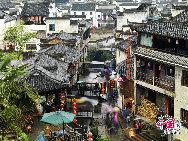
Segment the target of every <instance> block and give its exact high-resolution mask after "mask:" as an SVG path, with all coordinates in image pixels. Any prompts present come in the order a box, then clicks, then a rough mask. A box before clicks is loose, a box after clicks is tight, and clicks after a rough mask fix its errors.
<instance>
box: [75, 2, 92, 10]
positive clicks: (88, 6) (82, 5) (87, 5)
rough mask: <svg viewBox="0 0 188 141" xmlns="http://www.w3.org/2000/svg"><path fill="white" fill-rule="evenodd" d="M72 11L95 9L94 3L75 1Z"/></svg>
mask: <svg viewBox="0 0 188 141" xmlns="http://www.w3.org/2000/svg"><path fill="white" fill-rule="evenodd" d="M72 11H95V4H94V3H73V5H72Z"/></svg>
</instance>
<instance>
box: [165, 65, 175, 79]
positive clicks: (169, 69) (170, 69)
mask: <svg viewBox="0 0 188 141" xmlns="http://www.w3.org/2000/svg"><path fill="white" fill-rule="evenodd" d="M174 74H175V69H174V67H166V75H167V76H171V77H174Z"/></svg>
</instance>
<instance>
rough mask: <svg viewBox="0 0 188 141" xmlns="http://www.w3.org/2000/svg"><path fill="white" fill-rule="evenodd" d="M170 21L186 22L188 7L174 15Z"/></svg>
mask: <svg viewBox="0 0 188 141" xmlns="http://www.w3.org/2000/svg"><path fill="white" fill-rule="evenodd" d="M172 21H173V22H178V23H188V9H187V10H185V11H183V12H181V13H180V14H178V15H177V16H175V17H174V18H173V19H172Z"/></svg>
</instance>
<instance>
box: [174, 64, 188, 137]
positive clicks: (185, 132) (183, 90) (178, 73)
mask: <svg viewBox="0 0 188 141" xmlns="http://www.w3.org/2000/svg"><path fill="white" fill-rule="evenodd" d="M182 70H187V71H188V69H182V68H181V67H177V66H176V67H175V93H176V97H175V99H174V117H175V118H177V119H180V118H181V108H183V109H185V110H187V111H188V87H185V86H182V85H181V78H182ZM181 132H182V133H181V134H177V135H175V137H176V138H178V139H180V140H181V141H187V139H188V129H185V128H183V127H182V128H181Z"/></svg>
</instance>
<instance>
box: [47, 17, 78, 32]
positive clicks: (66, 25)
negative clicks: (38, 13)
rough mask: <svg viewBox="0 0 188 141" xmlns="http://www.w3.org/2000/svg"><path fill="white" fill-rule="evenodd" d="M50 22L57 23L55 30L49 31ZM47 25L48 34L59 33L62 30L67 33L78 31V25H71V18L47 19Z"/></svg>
mask: <svg viewBox="0 0 188 141" xmlns="http://www.w3.org/2000/svg"><path fill="white" fill-rule="evenodd" d="M49 24H55V31H49ZM46 25H47V32H46V34H48V33H50V34H52V33H59V32H60V31H62V30H63V32H66V33H78V25H70V19H47V21H46Z"/></svg>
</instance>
